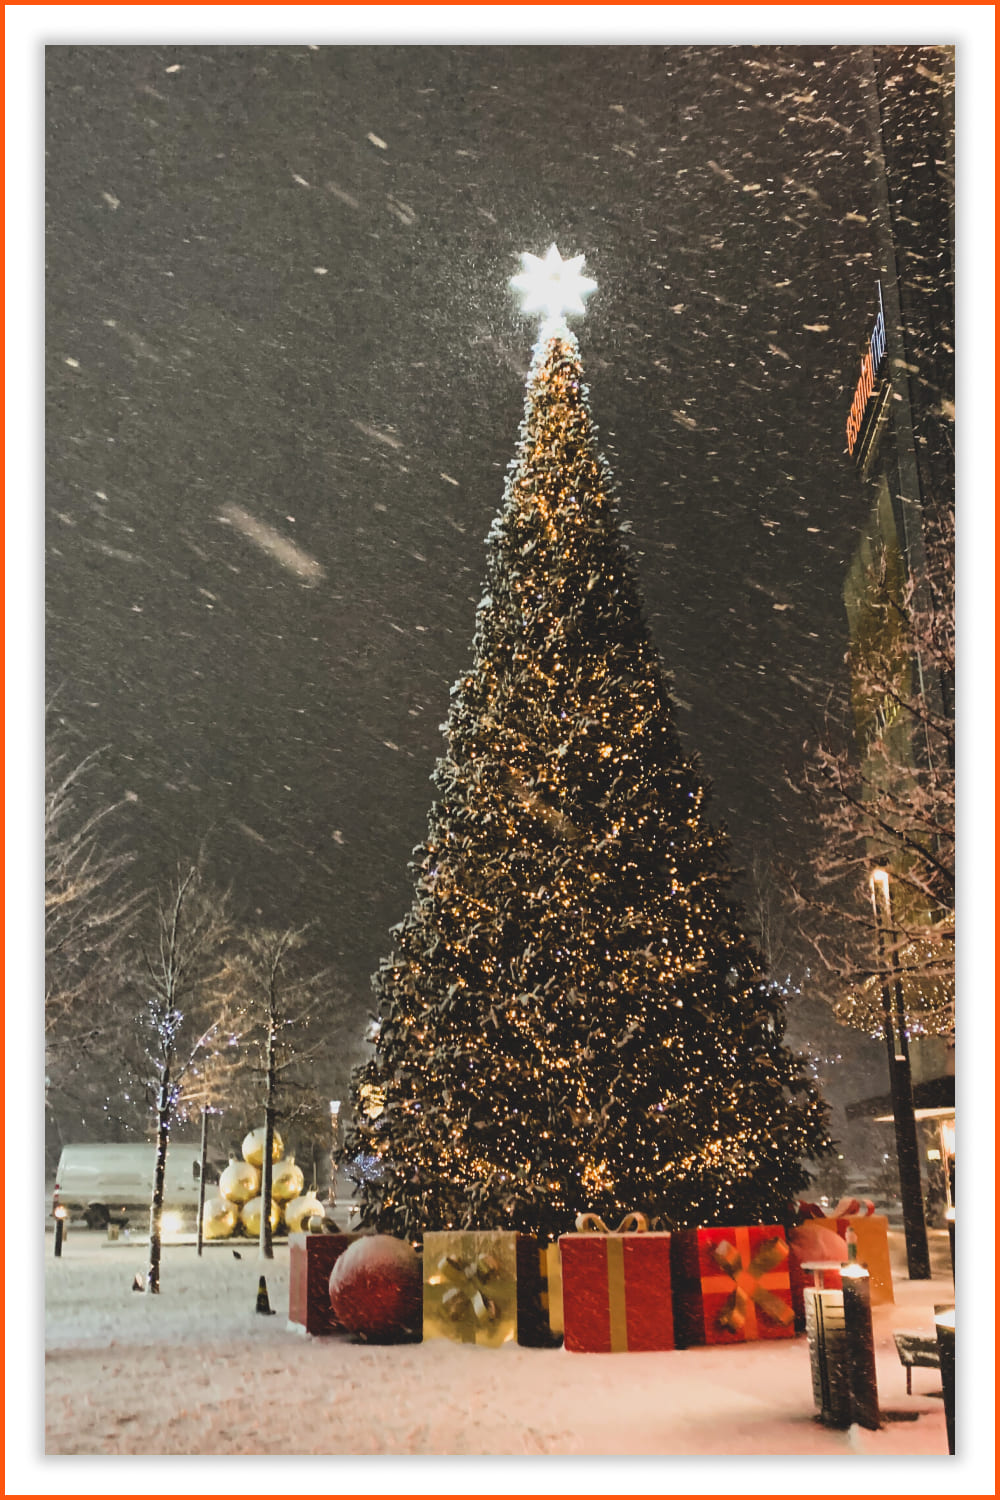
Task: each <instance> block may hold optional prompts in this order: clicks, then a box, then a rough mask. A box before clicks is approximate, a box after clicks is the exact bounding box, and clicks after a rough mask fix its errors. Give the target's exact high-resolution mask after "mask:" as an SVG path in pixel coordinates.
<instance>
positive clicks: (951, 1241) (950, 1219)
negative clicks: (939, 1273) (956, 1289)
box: [944, 1205, 955, 1281]
mask: <svg viewBox="0 0 1000 1500" xmlns="http://www.w3.org/2000/svg"><path fill="white" fill-rule="evenodd" d="M944 1218H945V1223H946V1224H947V1226H948V1249H949V1251H950V1252H951V1279H952V1281H954V1280H955V1208H954V1205H952V1207H951V1208H949V1210H948V1212H947V1213H946V1214H945V1216H944Z"/></svg>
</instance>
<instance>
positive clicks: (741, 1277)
mask: <svg viewBox="0 0 1000 1500" xmlns="http://www.w3.org/2000/svg"><path fill="white" fill-rule="evenodd" d="M671 1270H672V1273H673V1282H674V1317H675V1320H676V1327H677V1342H678V1344H679V1345H680V1346H681V1347H682V1348H683V1347H685V1346H686V1345H688V1344H743V1343H748V1342H750V1341H751V1340H754V1339H790V1338H794V1337H795V1314H794V1311H793V1307H792V1291H791V1283H790V1278H789V1270H788V1245H787V1243H786V1241H785V1231H784V1229H782V1228H781V1226H780V1225H777V1224H775V1225H761V1224H751V1225H749V1226H747V1225H739V1226H737V1227H734V1228H723V1229H681V1230H677V1231H675V1233H674V1236H673V1241H672V1244H671Z"/></svg>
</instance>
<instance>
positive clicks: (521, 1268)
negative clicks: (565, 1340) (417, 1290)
mask: <svg viewBox="0 0 1000 1500" xmlns="http://www.w3.org/2000/svg"><path fill="white" fill-rule="evenodd" d="M558 1255H559V1252H558V1249H557V1247H556V1246H554V1245H549V1246H543V1245H542V1244H540V1242H539V1241H538V1240H537V1239H536V1238H535V1237H534V1236H533V1235H528V1234H519V1233H517V1232H516V1231H515V1230H508V1229H446V1230H438V1231H430V1230H429V1231H427V1232H426V1233H425V1234H424V1254H423V1263H424V1287H423V1302H424V1321H423V1326H424V1338H425V1339H435V1338H439V1339H452V1340H454V1341H456V1342H458V1343H463V1344H485V1345H487V1346H489V1347H491V1348H498V1347H499V1346H500V1345H501V1344H509V1343H513V1342H514V1341H515V1340H516V1341H517V1342H518V1343H519V1344H525V1345H527V1346H528V1347H529V1348H539V1347H543V1346H547V1345H552V1344H554V1343H557V1342H558V1337H557V1328H556V1325H557V1323H558V1308H557V1301H558V1299H557V1295H556V1290H557V1289H556V1283H557V1280H558V1264H559V1262H558Z"/></svg>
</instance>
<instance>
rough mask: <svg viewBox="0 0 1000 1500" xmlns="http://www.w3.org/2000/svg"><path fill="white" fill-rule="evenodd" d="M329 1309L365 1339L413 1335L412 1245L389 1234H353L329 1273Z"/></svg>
mask: <svg viewBox="0 0 1000 1500" xmlns="http://www.w3.org/2000/svg"><path fill="white" fill-rule="evenodd" d="M330 1310H331V1312H332V1313H333V1316H334V1317H335V1318H336V1320H337V1322H338V1323H340V1324H341V1326H342V1327H344V1328H346V1329H347V1330H348V1332H349V1333H354V1334H357V1336H358V1337H359V1338H362V1339H366V1340H367V1341H368V1342H370V1343H381V1344H400V1343H408V1342H410V1341H412V1340H415V1339H417V1338H419V1337H420V1331H421V1326H422V1323H423V1283H422V1277H421V1269H420V1257H419V1256H418V1255H417V1252H416V1251H415V1250H414V1248H413V1246H412V1245H411V1244H409V1243H408V1241H406V1240H397V1239H395V1238H394V1237H393V1236H392V1235H389V1234H372V1235H364V1236H363V1237H362V1238H361V1239H357V1240H355V1241H354V1243H353V1244H351V1245H349V1246H348V1247H347V1249H346V1250H345V1251H344V1253H343V1255H341V1256H340V1257H339V1259H338V1260H337V1262H336V1264H335V1266H334V1268H333V1271H332V1272H331V1274H330Z"/></svg>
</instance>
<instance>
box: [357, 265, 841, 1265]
mask: <svg viewBox="0 0 1000 1500" xmlns="http://www.w3.org/2000/svg"><path fill="white" fill-rule="evenodd" d="M523 259H524V261H525V269H524V271H523V272H522V275H521V276H519V277H515V278H514V284H515V286H517V287H518V288H519V289H520V290H522V291H524V293H525V295H526V298H527V302H528V303H529V304H530V306H531V307H532V308H534V309H535V310H538V311H540V312H542V313H543V315H544V317H545V319H546V321H545V323H544V324H543V328H542V331H541V334H540V337H539V340H538V343H537V344H536V347H535V352H534V358H533V362H532V366H531V370H530V372H529V376H528V388H527V397H526V402H525V413H524V421H523V423H522V427H521V435H520V443H519V448H518V453H517V457H516V459H515V461H514V463H513V464H512V465H511V467H510V470H509V472H508V478H507V485H506V492H505V497H504V504H503V507H502V509H501V512H500V514H499V515H498V517H497V519H496V521H495V523H494V525H493V528H492V530H491V533H490V537H489V539H488V549H489V552H488V565H487V587H486V592H485V594H484V596H483V598H482V600H481V601H480V604H479V607H478V610H477V614H476V628H475V639H474V652H473V662H472V665H471V667H470V669H469V671H468V672H466V673H465V674H464V675H463V676H462V678H461V679H460V680H459V682H458V683H457V684H456V685H455V687H454V688H453V690H452V705H451V710H450V713H449V717H448V722H447V725H446V726H445V728H446V738H447V745H446V750H445V753H444V755H443V757H442V758H441V760H440V761H439V762H438V765H437V767H436V770H435V772H434V781H435V785H436V788H437V799H436V801H435V803H434V805H433V807H432V809H431V814H430V819H429V826H428V833H427V838H426V840H425V842H424V844H423V845H422V846H420V848H419V849H418V850H417V851H415V853H416V854H417V856H418V858H417V861H416V863H415V864H414V866H413V870H414V874H415V892H414V901H413V905H412V907H411V910H410V911H409V913H408V914H407V916H406V917H405V918H404V919H403V921H402V922H401V923H400V924H399V926H398V927H397V928H396V929H394V933H395V951H394V953H393V955H392V957H390V958H389V959H387V960H385V961H384V963H383V964H382V966H381V968H380V970H379V972H378V974H377V975H376V976H375V980H374V985H375V990H376V994H377V996H378V1000H379V1010H380V1024H379V1029H378V1039H377V1042H376V1050H375V1056H374V1058H373V1059H372V1061H371V1063H370V1064H369V1065H368V1066H367V1067H366V1068H364V1069H363V1070H362V1071H361V1073H360V1075H359V1077H358V1079H357V1080H356V1082H355V1097H356V1100H360V1099H362V1098H363V1097H365V1091H366V1090H367V1089H369V1088H372V1087H377V1088H379V1089H381V1090H382V1091H383V1092H384V1108H383V1110H382V1112H381V1113H380V1115H379V1116H378V1118H377V1119H372V1118H370V1117H368V1116H366V1114H365V1113H364V1110H363V1109H362V1110H360V1111H359V1114H358V1120H357V1124H356V1125H355V1127H354V1129H353V1131H352V1132H351V1133H350V1134H349V1136H348V1138H347V1141H346V1143H345V1155H346V1156H347V1157H348V1158H350V1157H352V1156H354V1155H363V1156H365V1157H375V1158H377V1159H378V1161H379V1163H380V1166H381V1172H380V1173H378V1174H369V1178H368V1180H367V1181H366V1182H365V1184H364V1186H363V1189H362V1217H363V1222H365V1223H372V1224H376V1225H377V1226H378V1227H379V1228H380V1229H383V1230H388V1231H391V1232H394V1233H398V1234H403V1235H413V1234H419V1233H420V1232H421V1231H422V1230H424V1229H442V1228H448V1227H453V1226H459V1225H479V1226H483V1227H486V1226H494V1227H502V1226H508V1227H516V1228H523V1229H528V1230H539V1231H541V1232H545V1233H552V1234H555V1233H559V1232H562V1231H565V1230H566V1229H567V1228H569V1227H571V1225H572V1222H573V1217H574V1215H575V1214H576V1213H578V1212H580V1211H581V1210H583V1209H592V1210H594V1211H596V1212H598V1213H600V1214H602V1216H610V1215H614V1214H615V1213H619V1214H620V1213H622V1212H624V1211H625V1210H627V1209H633V1208H640V1209H644V1210H647V1211H649V1212H652V1213H660V1214H665V1215H667V1216H668V1217H669V1218H670V1219H672V1220H673V1221H674V1222H676V1223H678V1224H708V1223H712V1222H728V1223H753V1222H761V1221H763V1222H768V1221H770V1222H773V1221H774V1219H775V1217H776V1215H779V1214H780V1213H782V1212H784V1209H785V1206H786V1203H787V1201H788V1200H789V1199H790V1198H792V1197H793V1196H795V1195H796V1194H797V1192H798V1191H799V1190H800V1189H801V1188H802V1187H803V1186H804V1185H805V1183H806V1181H807V1178H806V1176H805V1174H804V1173H803V1170H802V1168H801V1165H800V1162H801V1160H802V1159H803V1158H805V1157H811V1156H815V1155H817V1154H819V1153H822V1152H823V1151H824V1149H825V1148H826V1144H827V1142H826V1132H825V1123H824V1106H823V1105H822V1103H821V1102H820V1100H819V1099H818V1097H817V1095H816V1094H815V1091H814V1089H813V1086H812V1084H811V1083H810V1082H809V1081H808V1079H807V1077H806V1076H805V1074H804V1072H803V1070H802V1069H801V1068H800V1066H799V1064H798V1063H797V1062H796V1060H795V1059H793V1058H792V1056H791V1055H790V1054H789V1053H788V1052H787V1051H786V1049H785V1048H784V1047H783V1046H782V1044H781V1035H782V1029H783V1022H782V1016H781V1012H780V1005H779V1001H778V1000H777V998H776V997H775V995H774V994H773V990H772V988H771V987H769V986H768V985H767V984H766V983H765V981H764V977H763V975H762V973H761V960H760V956H759V954H758V953H757V952H756V950H755V949H754V948H753V945H752V944H751V943H750V942H749V940H748V939H747V938H746V936H745V935H744V933H743V931H742V930H741V925H740V914H739V912H738V911H737V909H736V908H735V907H734V906H733V904H732V903H731V902H730V900H729V897H728V894H727V884H728V878H729V877H728V870H727V866H726V859H725V848H724V841H723V840H721V839H720V838H719V836H718V835H717V834H716V833H715V832H714V830H713V829H712V828H711V826H710V825H709V824H708V822H707V821H706V819H705V806H704V804H705V787H704V784H703V782H702V780H701V777H700V775H699V773H698V769H697V766H696V765H695V763H694V762H693V761H692V760H691V759H690V758H688V757H687V756H685V754H684V753H683V751H682V748H681V745H680V742H679V739H678V736H677V732H676V729H675V726H674V711H673V704H672V702H671V698H670V694H669V690H668V686H667V683H666V681H665V678H664V675H663V670H662V667H661V664H660V660H659V657H658V654H657V652H656V649H655V647H654V646H653V643H652V641H651V639H650V636H649V632H648V630H647V627H646V624H645V622H644V620H643V617H642V608H641V602H640V594H639V588H638V584H637V580H636V576H635V572H634V568H633V565H632V562H631V560H630V559H629V557H628V555H627V553H626V552H625V549H624V546H623V544H622V539H621V532H622V529H623V528H621V527H620V526H619V523H618V518H617V506H616V503H615V499H614V495H613V489H612V484H611V477H610V474H609V471H608V469H607V466H606V464H605V463H604V460H603V459H602V458H601V456H600V454H599V452H598V448H597V441H596V434H595V432H594V428H593V425H592V422H591V419H590V414H589V409H588V395H587V391H586V388H585V386H584V384H583V379H582V371H581V365H580V357H579V350H578V347H577V343H576V339H575V338H574V336H573V335H572V334H571V333H570V331H569V329H568V328H567V327H566V325H565V322H564V321H563V319H564V317H565V315H566V314H567V313H573V312H576V313H580V312H582V311H583V298H584V296H585V295H588V294H589V293H590V292H591V291H593V289H594V285H595V284H594V283H593V282H592V281H591V280H590V279H589V278H587V277H584V276H583V274H582V265H583V257H582V256H577V257H575V258H574V259H573V260H570V261H562V259H561V257H559V254H558V251H557V250H556V249H555V247H554V246H553V247H552V249H551V250H550V251H549V253H548V255H547V256H546V257H545V258H544V260H542V259H539V258H538V257H534V256H525V257H524V258H523Z"/></svg>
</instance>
